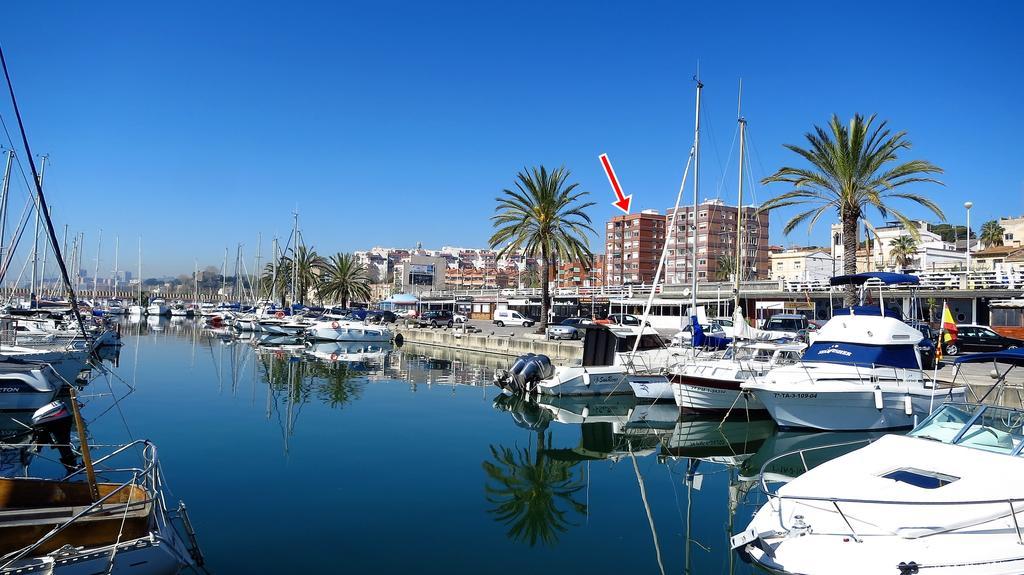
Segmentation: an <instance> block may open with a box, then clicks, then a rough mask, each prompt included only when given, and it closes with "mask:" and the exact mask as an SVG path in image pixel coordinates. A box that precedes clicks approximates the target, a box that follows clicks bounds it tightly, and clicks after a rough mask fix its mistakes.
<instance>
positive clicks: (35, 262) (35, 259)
mask: <svg viewBox="0 0 1024 575" xmlns="http://www.w3.org/2000/svg"><path fill="white" fill-rule="evenodd" d="M49 157H50V156H49V155H47V154H43V157H42V158H41V160H40V163H39V187H40V188H42V187H43V176H44V175H45V174H46V160H47V159H48V158H49ZM35 205H36V223H35V233H34V235H33V238H32V283H31V284H30V285H29V296H28V297H29V304H28V305H29V307H32V304H33V299H34V298H35V297H36V279H37V277H36V275H37V274H38V271H39V220H40V218H41V217H42V214H41V213H40V212H41V210H40V209H39V198H38V197H37V198H36V201H35Z"/></svg>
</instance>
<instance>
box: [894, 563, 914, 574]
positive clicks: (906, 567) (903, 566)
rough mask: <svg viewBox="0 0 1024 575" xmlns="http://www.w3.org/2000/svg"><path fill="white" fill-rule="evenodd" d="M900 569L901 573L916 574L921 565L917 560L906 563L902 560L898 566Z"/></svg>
mask: <svg viewBox="0 0 1024 575" xmlns="http://www.w3.org/2000/svg"><path fill="white" fill-rule="evenodd" d="M896 568H898V569H899V570H900V575H916V573H917V572H918V570H919V566H918V564H917V562H916V561H911V562H910V563H904V562H902V561H900V564H899V565H897V566H896Z"/></svg>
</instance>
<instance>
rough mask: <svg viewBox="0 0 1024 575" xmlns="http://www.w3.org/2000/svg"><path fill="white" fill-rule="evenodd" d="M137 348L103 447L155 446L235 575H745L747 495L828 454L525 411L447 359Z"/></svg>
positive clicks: (169, 344) (789, 442) (151, 325)
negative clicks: (742, 533)
mask: <svg viewBox="0 0 1024 575" xmlns="http://www.w3.org/2000/svg"><path fill="white" fill-rule="evenodd" d="M123 333H124V336H125V337H124V341H125V346H124V347H123V349H122V350H121V352H120V356H119V358H118V360H117V365H116V367H114V368H113V372H114V373H115V374H116V375H115V376H113V377H111V378H110V381H109V387H108V382H107V381H106V380H105V379H102V378H101V379H98V380H96V381H94V382H93V384H92V385H91V386H90V387H89V388H87V389H86V391H85V392H84V393H85V395H86V397H85V400H86V401H87V402H88V404H87V406H86V408H85V411H84V413H85V415H86V416H87V417H89V418H90V419H92V421H91V423H90V432H91V435H92V436H93V438H94V441H97V440H100V441H103V442H106V443H112V442H115V441H125V440H128V439H130V438H148V439H151V440H153V441H154V442H155V443H156V444H157V445H158V447H159V450H160V455H161V461H162V465H163V468H164V472H165V474H166V476H167V479H168V483H169V485H170V488H171V490H172V491H173V496H174V498H176V499H177V498H180V499H183V500H184V501H185V502H186V503H187V504H188V506H189V509H190V513H191V516H192V520H193V522H194V524H195V527H196V530H197V531H198V535H199V537H200V543H201V545H202V547H203V550H204V552H205V554H206V557H207V561H208V565H209V568H210V569H211V571H213V572H214V573H219V574H227V573H320V572H340V571H346V572H370V571H373V572H383V573H399V572H417V573H462V572H486V573H515V574H517V575H518V574H520V573H522V572H523V571H524V570H527V571H536V572H542V573H555V572H561V573H588V574H600V573H609V574H611V573H614V574H616V575H620V574H622V573H626V572H628V573H662V572H664V573H699V574H703V573H730V572H732V573H750V572H752V571H753V570H752V568H751V567H750V566H749V565H746V564H744V563H742V562H740V561H739V560H738V558H737V557H736V556H735V555H734V554H733V553H731V552H730V551H729V545H728V537H729V534H730V532H732V531H738V530H740V529H742V528H743V527H745V526H746V523H747V521H748V520H749V517H750V515H751V513H752V512H753V511H754V510H755V509H756V506H757V505H759V503H760V502H762V501H763V495H761V494H760V493H759V492H758V489H756V488H754V487H753V482H751V481H749V480H745V477H746V476H748V475H753V474H755V473H756V470H757V469H759V468H760V465H761V464H762V463H763V462H764V460H766V459H767V458H768V457H770V456H772V455H774V454H775V453H781V452H784V451H786V450H788V448H789V447H791V446H793V445H803V444H805V443H806V442H808V441H811V442H813V441H819V440H820V438H821V437H822V436H799V435H791V434H790V435H786V434H780V433H778V432H776V431H775V430H774V427H773V426H772V425H771V423H770V422H753V423H750V424H747V423H746V422H736V423H728V424H726V425H725V426H723V427H722V428H721V429H720V428H719V425H718V422H717V421H714V422H707V421H704V422H702V421H683V422H675V421H674V419H675V407H674V406H671V405H669V406H657V407H655V408H650V407H647V406H639V407H638V406H635V405H634V403H633V400H632V399H620V398H613V399H611V400H609V401H603V400H601V399H591V400H588V401H579V400H573V401H566V400H561V401H554V402H548V404H547V405H538V404H535V403H526V402H523V401H512V400H510V398H507V397H504V396H502V395H501V394H500V393H498V389H497V388H495V387H494V386H493V385H491V383H490V380H491V375H492V373H493V370H494V369H495V368H500V367H504V366H505V363H506V362H505V360H503V359H498V358H491V357H482V356H469V355H453V354H452V353H448V352H445V351H442V350H435V349H431V348H415V347H411V346H406V347H404V348H402V349H400V350H387V351H380V352H376V350H374V349H370V350H368V351H369V353H366V354H364V355H363V356H361V357H357V353H358V352H360V351H365V350H361V348H359V346H353V347H351V348H345V347H342V346H334V345H333V344H332V345H324V346H322V347H320V348H318V349H317V350H316V351H317V354H318V355H319V356H320V357H321V358H322V359H321V358H317V357H313V356H311V355H309V354H306V353H303V351H302V349H301V348H299V349H291V348H287V347H284V348H279V349H263V348H257V347H255V346H253V345H251V344H249V343H248V342H242V341H230V340H229V341H223V340H221V339H218V338H217V337H215V336H213V335H212V334H210V333H209V332H205V331H203V330H201V329H200V328H199V327H197V326H196V324H194V323H193V322H191V321H181V322H178V321H174V322H172V321H170V320H166V319H164V320H161V321H160V322H159V323H156V321H155V320H149V322H147V323H142V324H131V323H125V324H124V325H123ZM332 354H338V355H337V356H336V357H337V359H336V360H335V361H333V362H332V361H331V359H330V358H331V357H332ZM349 359H351V360H354V361H351V362H346V361H344V360H349ZM129 385H132V386H134V387H135V391H134V392H132V393H130V394H128V395H127V397H125V398H124V399H123V400H121V401H120V402H119V404H118V405H119V407H120V411H119V410H117V409H112V410H110V411H107V412H106V413H104V414H102V415H100V413H101V412H102V411H103V410H105V409H107V408H108V407H110V406H111V404H112V401H111V396H110V395H109V393H110V391H113V392H114V394H115V396H122V395H125V394H126V393H127V392H128V389H129V387H128V386H129ZM122 413H123V418H122ZM698 458H699V459H698ZM787 465H788V464H786V463H784V462H780V464H779V465H778V469H776V471H778V472H780V473H795V472H796V465H789V467H787ZM688 472H689V473H688ZM645 498H646V504H645Z"/></svg>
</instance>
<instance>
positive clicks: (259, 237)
mask: <svg viewBox="0 0 1024 575" xmlns="http://www.w3.org/2000/svg"><path fill="white" fill-rule="evenodd" d="M262 244H263V232H259V233H257V234H256V267H255V268H253V270H252V275H253V277H255V278H256V283H255V285H254V284H253V283H251V282H250V283H249V289H250V291H252V297H253V300H258V299H259V297H260V296H259V290H258V289H257V288H256V286H258V285H259V277H260V252H261V251H262V248H263V245H262ZM252 303H253V305H254V306H255V305H256V303H257V302H256V301H253V302H252Z"/></svg>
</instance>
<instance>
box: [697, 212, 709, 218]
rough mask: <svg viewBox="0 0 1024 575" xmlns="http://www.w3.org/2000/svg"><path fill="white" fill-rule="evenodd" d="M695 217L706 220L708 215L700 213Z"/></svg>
mask: <svg viewBox="0 0 1024 575" xmlns="http://www.w3.org/2000/svg"><path fill="white" fill-rule="evenodd" d="M697 216H698V217H700V218H706V217H708V213H707V212H701V213H699V214H697Z"/></svg>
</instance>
